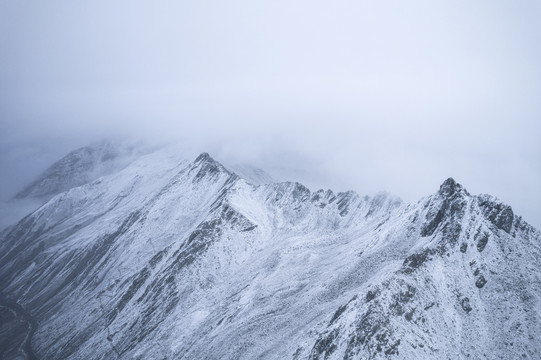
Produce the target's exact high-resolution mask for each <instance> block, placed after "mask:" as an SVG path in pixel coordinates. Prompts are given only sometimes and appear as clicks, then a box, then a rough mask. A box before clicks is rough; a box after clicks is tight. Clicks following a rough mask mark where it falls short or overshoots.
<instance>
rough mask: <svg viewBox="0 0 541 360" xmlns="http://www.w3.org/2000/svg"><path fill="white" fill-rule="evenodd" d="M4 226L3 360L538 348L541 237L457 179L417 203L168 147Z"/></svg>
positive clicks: (448, 354)
mask: <svg viewBox="0 0 541 360" xmlns="http://www.w3.org/2000/svg"><path fill="white" fill-rule="evenodd" d="M77 169H78V167H75V168H74V169H73V171H75V172H76V171H78V170H77ZM248 173H252V174H254V172H253V171H250V172H248ZM258 173H259V172H255V174H258ZM259 174H260V175H261V174H264V173H262V172H261V173H259ZM71 176H73V177H74V178H78V176H79V175H77V174H72V175H71ZM257 179H259V180H261V181H256V180H257ZM0 236H1V238H0V289H1V292H2V294H3V296H2V298H1V299H0V300H1V301H0V305H1V307H0V309H4V311H3V312H0V318H2V319H3V322H2V324H3V325H2V326H3V327H5V326H10V329H14V330H13V331H12V332H11V335H9V334H7V335H6V332H5V331H4V332H2V331H0V344H2V346H1V347H3V352H4V354H8V355H9V356H15V355H14V354H17V353H19V354H23V353H24V351H26V352H27V354H26V355H27V357H28V358H32V356H34V354H35V356H37V357H38V358H44V359H109V358H122V359H165V358H167V359H363V358H364V359H379V358H383V359H385V358H391V359H394V358H397V359H447V358H449V359H468V358H471V359H481V358H487V359H499V358H500V359H518V358H524V359H538V358H540V357H541V337H540V335H539V334H541V276H540V271H539V269H541V235H540V232H539V231H538V230H537V229H535V228H533V227H531V226H530V225H528V224H527V223H525V222H524V221H523V220H522V219H521V218H520V217H519V216H517V215H515V214H514V213H513V210H512V209H511V207H509V206H508V205H505V204H502V203H501V202H499V201H498V200H497V199H495V198H493V197H490V196H488V195H471V194H469V193H468V192H467V191H466V189H464V187H462V186H461V185H460V184H457V183H456V182H455V181H454V180H453V179H447V180H446V181H445V182H444V183H443V184H442V185H441V186H440V188H439V190H438V191H437V192H435V193H434V194H433V195H430V196H427V197H426V198H423V199H421V200H420V201H418V202H416V203H411V204H407V203H404V202H402V201H401V200H400V199H398V198H396V197H394V196H392V195H389V194H386V193H381V194H378V195H376V196H373V197H367V196H364V197H363V196H360V195H358V194H356V193H354V192H342V193H334V192H333V191H331V190H326V191H325V190H319V191H316V192H311V191H310V190H309V189H308V188H306V187H305V186H303V185H301V184H298V183H293V182H269V181H268V178H267V176H266V175H261V176H260V177H256V178H255V180H253V179H252V180H250V179H245V178H243V177H242V176H240V174H237V173H235V172H233V170H229V168H226V167H224V166H223V165H222V164H220V163H219V162H217V161H215V160H214V159H213V158H212V157H211V156H209V155H208V154H205V153H204V154H201V155H200V156H198V157H197V158H196V159H195V160H187V159H184V158H183V157H182V155H178V154H176V153H175V152H174V151H171V149H167V148H166V149H162V150H159V151H154V152H152V153H149V154H145V155H141V156H139V157H137V159H135V160H134V161H132V162H130V163H129V164H128V165H126V166H125V167H123V168H121V169H117V171H114V172H112V173H110V174H108V175H106V176H102V177H100V178H98V179H97V180H95V181H88V182H86V183H84V184H82V185H81V186H75V187H72V188H70V189H69V190H67V191H65V192H62V193H59V194H58V195H56V196H54V197H53V198H51V199H50V200H49V201H48V202H47V203H46V204H44V205H43V206H41V207H40V208H39V209H37V210H35V211H34V212H33V213H31V214H29V215H28V216H26V217H25V218H24V219H22V220H21V221H20V222H19V223H18V224H16V225H14V226H12V227H9V228H8V229H6V230H4V231H3V232H2V234H1V235H0ZM8 310H9V311H11V313H12V315H11V318H10V317H9V316H8V315H6V312H7V311H8ZM2 314H3V315H2ZM13 314H15V315H13ZM17 318H18V319H19V320H21V319H23V320H25V319H26V321H27V322H28V324H29V325H28V327H22V328H21V327H20V326H19V328H16V327H15V326H14V325H13V324H14V322H15V320H13V319H17ZM29 338H30V339H31V342H32V349H33V353H34V354H32V351H30V350H31V349H30V347H29V346H25V345H24V344H25V341H26V340H28V339H29ZM19 345H20V348H19ZM23 355H24V354H23Z"/></svg>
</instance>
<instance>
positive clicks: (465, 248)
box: [460, 243, 468, 253]
mask: <svg viewBox="0 0 541 360" xmlns="http://www.w3.org/2000/svg"><path fill="white" fill-rule="evenodd" d="M466 250H468V244H466V243H462V244H461V245H460V252H461V253H465V252H466Z"/></svg>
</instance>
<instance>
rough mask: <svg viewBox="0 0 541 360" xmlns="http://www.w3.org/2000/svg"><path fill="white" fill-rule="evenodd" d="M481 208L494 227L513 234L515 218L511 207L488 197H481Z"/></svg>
mask: <svg viewBox="0 0 541 360" xmlns="http://www.w3.org/2000/svg"><path fill="white" fill-rule="evenodd" d="M479 207H480V208H481V210H482V211H483V214H484V216H485V217H486V218H487V220H489V221H490V222H491V223H492V224H493V225H494V226H496V227H497V228H498V229H501V230H503V231H505V232H506V233H510V232H511V228H512V226H513V219H514V217H515V216H514V213H513V209H512V208H511V206H509V205H505V204H502V203H500V202H497V201H495V200H494V199H493V198H491V197H489V196H487V195H482V196H479Z"/></svg>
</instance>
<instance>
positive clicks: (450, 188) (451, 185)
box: [439, 177, 469, 197]
mask: <svg viewBox="0 0 541 360" xmlns="http://www.w3.org/2000/svg"><path fill="white" fill-rule="evenodd" d="M458 193H464V194H465V195H469V193H468V191H467V190H466V189H465V188H464V186H462V185H461V184H459V183H457V182H456V181H455V179H453V178H452V177H450V178H447V180H445V181H444V182H443V183H442V184H441V186H440V190H439V194H441V195H442V196H443V197H450V196H453V195H455V194H458Z"/></svg>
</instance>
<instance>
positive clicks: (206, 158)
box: [195, 152, 214, 163]
mask: <svg viewBox="0 0 541 360" xmlns="http://www.w3.org/2000/svg"><path fill="white" fill-rule="evenodd" d="M200 161H214V159H213V158H212V157H211V156H210V155H209V153H207V152H202V153H201V154H199V156H198V157H197V158H195V162H196V163H197V162H200Z"/></svg>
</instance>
